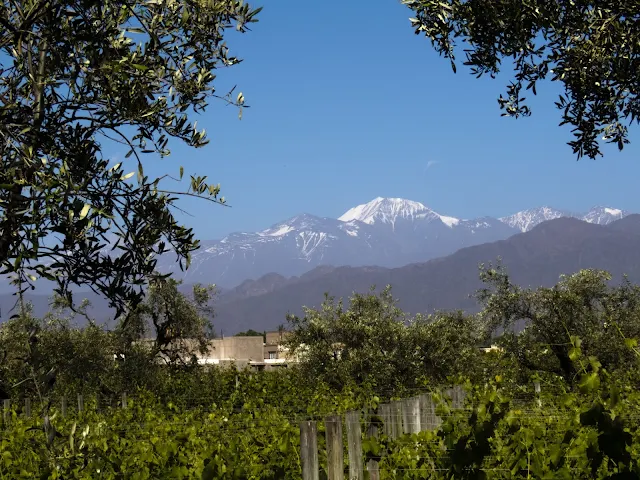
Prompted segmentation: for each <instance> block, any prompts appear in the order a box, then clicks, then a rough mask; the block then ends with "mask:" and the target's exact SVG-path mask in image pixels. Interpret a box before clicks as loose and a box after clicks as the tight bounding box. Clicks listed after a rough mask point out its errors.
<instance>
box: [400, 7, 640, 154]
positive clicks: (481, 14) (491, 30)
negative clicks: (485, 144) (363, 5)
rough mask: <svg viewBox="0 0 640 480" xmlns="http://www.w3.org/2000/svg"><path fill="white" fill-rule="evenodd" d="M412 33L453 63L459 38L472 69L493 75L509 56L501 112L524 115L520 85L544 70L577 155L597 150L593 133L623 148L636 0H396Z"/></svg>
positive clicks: (635, 56) (632, 110)
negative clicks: (510, 74) (559, 88)
mask: <svg viewBox="0 0 640 480" xmlns="http://www.w3.org/2000/svg"><path fill="white" fill-rule="evenodd" d="M403 3H404V4H405V5H407V6H408V7H409V8H410V9H411V10H413V12H414V14H415V17H414V18H411V24H412V26H413V27H414V29H415V33H416V34H418V35H419V34H424V35H425V36H427V37H428V38H429V39H430V40H431V44H432V45H433V46H434V47H435V49H436V50H437V51H438V53H439V54H440V55H443V56H444V57H445V58H449V59H450V60H451V66H452V67H453V70H454V71H455V69H456V68H455V52H454V51H455V49H456V47H457V46H458V41H459V40H461V41H462V43H464V44H466V48H465V50H464V53H465V57H466V61H465V62H464V64H465V65H467V66H469V67H471V73H472V74H474V75H476V76H477V77H481V76H483V75H486V74H489V75H490V76H491V77H492V78H495V76H496V74H497V73H498V72H499V71H500V69H501V64H502V62H503V60H508V59H512V60H513V68H514V71H515V78H514V80H513V81H512V82H511V83H510V84H509V86H508V88H507V94H506V96H505V97H503V96H500V98H499V100H498V102H499V104H500V109H501V110H503V111H504V113H503V115H505V116H512V117H516V118H517V117H519V116H528V115H530V113H531V111H530V109H529V107H527V105H526V103H525V98H524V97H523V95H524V91H525V90H531V91H532V92H533V93H534V95H535V94H536V84H537V83H538V82H539V81H540V80H544V79H546V78H547V77H549V76H550V77H551V80H552V81H558V82H561V83H562V85H563V87H564V94H563V95H560V98H559V100H558V101H557V102H556V106H557V108H558V109H559V110H561V111H562V122H561V125H564V124H568V125H570V126H572V127H573V130H572V132H573V136H574V140H572V141H570V142H569V145H570V146H571V148H572V149H573V152H574V153H575V154H577V156H578V158H581V157H582V156H587V157H590V158H596V157H597V156H599V155H602V152H601V150H600V143H599V139H600V138H602V139H603V140H605V141H606V142H608V143H614V144H616V145H617V146H618V148H619V149H620V150H622V148H623V146H624V145H625V144H627V143H629V141H628V138H627V133H628V132H627V125H625V122H626V121H627V120H628V121H629V124H631V123H633V122H635V123H638V122H639V121H640V98H639V97H638V95H640V75H639V74H638V73H639V72H640V47H639V45H640V28H639V26H640V24H639V22H640V16H639V13H638V12H639V11H640V10H639V8H638V2H637V0H607V1H593V0H579V1H557V0H403Z"/></svg>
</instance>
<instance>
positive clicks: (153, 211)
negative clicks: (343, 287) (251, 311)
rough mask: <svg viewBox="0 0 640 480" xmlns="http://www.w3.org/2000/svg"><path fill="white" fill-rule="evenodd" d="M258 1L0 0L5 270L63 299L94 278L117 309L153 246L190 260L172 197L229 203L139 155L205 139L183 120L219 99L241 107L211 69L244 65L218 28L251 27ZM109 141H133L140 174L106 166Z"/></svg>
mask: <svg viewBox="0 0 640 480" xmlns="http://www.w3.org/2000/svg"><path fill="white" fill-rule="evenodd" d="M259 10H260V9H251V8H250V7H249V5H247V4H244V3H243V2H242V1H241V0H183V1H176V0H104V1H100V2H97V1H85V0H60V1H50V0H2V3H0V273H1V274H5V275H6V274H10V275H14V276H15V277H16V278H17V280H18V282H19V283H20V285H21V289H26V288H29V287H30V286H31V287H33V285H32V284H31V282H33V281H35V280H36V278H38V277H42V278H45V279H48V280H51V281H55V282H57V291H58V293H59V294H61V295H65V296H67V297H70V295H71V294H70V288H69V287H70V286H71V285H73V284H76V285H87V286H89V287H91V288H92V289H93V290H94V291H96V292H98V293H100V294H103V295H105V296H106V297H108V298H109V299H110V301H111V303H112V305H113V306H115V307H116V308H117V309H118V310H119V311H122V310H123V309H124V308H125V306H126V305H127V303H130V302H132V303H134V304H136V303H139V301H140V300H141V298H142V286H143V283H144V282H145V281H146V279H147V278H148V277H149V276H151V275H152V274H153V273H154V269H155V265H156V260H155V257H157V255H159V254H161V253H163V252H165V251H167V250H169V249H171V250H173V251H174V252H175V253H176V255H177V260H178V261H179V262H180V267H181V268H183V267H184V265H188V259H189V253H190V252H192V251H193V250H195V249H196V248H197V247H198V242H197V240H196V239H195V238H194V235H193V232H192V230H191V229H188V228H185V227H184V226H182V225H180V224H179V223H178V222H177V221H176V219H175V217H174V209H175V208H176V201H177V200H178V198H179V197H180V195H191V196H198V197H203V198H205V199H207V200H209V201H212V202H215V203H224V198H223V197H220V196H219V195H220V188H219V186H217V185H209V184H208V183H207V180H206V177H191V182H190V186H189V187H188V188H187V189H172V188H170V187H167V185H166V182H167V181H168V180H170V179H171V177H169V176H168V175H166V176H164V177H160V178H150V177H148V176H146V175H145V173H144V169H143V164H144V162H143V158H144V156H145V154H152V155H155V156H159V157H166V156H167V155H169V153H170V152H169V149H168V148H167V147H168V143H169V140H170V139H172V138H173V139H176V140H178V141H183V142H185V143H186V144H187V145H190V146H192V147H202V146H204V145H205V144H206V143H207V139H206V136H205V133H204V131H200V130H198V129H197V127H196V123H193V124H191V123H190V121H189V117H190V115H191V114H195V113H199V112H201V111H203V110H204V109H205V108H206V107H207V101H208V100H209V99H211V98H212V97H219V98H222V99H223V100H224V101H226V102H227V103H230V104H234V105H236V106H238V107H240V108H242V106H243V104H244V97H243V95H242V93H240V94H237V96H236V95H235V94H233V96H232V93H229V94H228V95H225V96H219V95H218V94H216V91H215V89H214V86H213V81H214V79H215V77H216V75H215V73H214V72H215V70H216V69H218V68H221V67H227V66H231V65H235V64H237V63H239V62H240V60H239V59H237V58H235V57H233V56H231V55H230V54H229V49H228V47H227V45H226V42H225V41H224V35H225V33H226V32H227V30H228V29H229V28H232V27H235V29H236V30H238V31H240V32H245V31H246V30H247V24H249V23H252V22H255V21H256V18H255V16H256V14H257V13H258V11H259ZM109 145H112V146H117V147H118V148H125V149H126V151H127V153H126V155H125V158H131V160H133V161H134V165H132V167H131V170H133V171H132V172H130V173H129V172H128V170H130V168H129V167H127V168H126V170H125V167H124V165H123V163H119V164H117V165H110V163H109V160H108V158H106V157H107V153H106V152H107V148H108V146H109ZM177 170H178V169H177V168H176V173H177ZM136 173H137V179H136V177H134V175H136ZM182 173H183V169H182V167H181V168H180V174H179V176H180V178H182ZM176 176H178V175H177V174H176ZM132 177H133V178H132ZM112 235H114V237H111V236H112ZM109 250H111V251H109ZM116 252H118V253H117V254H116ZM119 313H120V312H119Z"/></svg>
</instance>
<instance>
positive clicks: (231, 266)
mask: <svg viewBox="0 0 640 480" xmlns="http://www.w3.org/2000/svg"><path fill="white" fill-rule="evenodd" d="M626 215H628V212H625V211H622V210H617V209H614V208H608V207H595V208H593V209H591V210H590V211H589V212H587V213H586V214H571V213H568V212H565V211H562V210H557V209H553V208H551V207H541V208H534V209H530V210H524V211H521V212H518V213H515V214H513V215H509V216H506V217H502V218H493V217H482V218H475V219H460V218H456V217H453V216H449V215H444V214H441V213H438V212H435V211H434V210H432V209H430V208H429V207H427V206H425V205H423V204H422V203H419V202H415V201H411V200H406V199H402V198H382V197H378V198H375V199H373V200H372V201H370V202H368V203H364V204H362V205H358V206H355V207H353V208H350V209H348V210H347V211H346V212H345V213H344V214H343V215H341V216H340V217H339V218H337V219H336V218H325V217H317V216H314V215H309V214H302V215H298V216H295V217H292V218H289V219H288V220H285V221H283V222H279V223H277V224H275V225H272V226H271V227H269V228H267V229H265V230H262V231H259V232H239V233H232V234H230V235H228V236H226V237H225V238H223V239H221V240H207V241H202V242H201V248H200V249H199V250H198V251H196V252H194V253H193V254H192V262H191V266H190V268H189V269H188V270H186V271H184V272H183V271H181V270H180V269H179V266H178V264H177V263H176V257H175V254H174V253H173V252H168V253H165V254H164V255H161V256H160V257H159V258H158V264H157V268H158V270H159V271H160V272H163V273H167V272H172V273H173V274H174V276H175V277H176V278H178V279H182V280H183V281H184V282H185V283H187V284H188V283H196V282H198V283H205V284H210V283H215V284H217V285H219V286H220V287H222V288H232V287H235V286H237V285H239V284H241V283H242V282H243V281H245V280H247V279H257V278H259V277H262V276H263V275H266V274H268V273H277V274H280V275H283V276H285V277H291V276H300V275H302V274H304V273H306V272H308V271H310V270H312V269H314V268H316V267H318V266H320V265H333V266H344V265H350V266H366V265H369V266H374V265H375V266H380V267H400V266H403V265H406V264H410V263H419V262H426V261H427V260H430V259H433V258H436V257H442V256H445V255H448V254H450V253H453V252H455V251H456V250H459V249H460V248H463V247H468V246H472V245H479V244H482V243H488V242H494V241H496V240H503V239H506V238H508V237H510V236H512V235H514V234H518V233H521V232H526V231H528V230H531V229H532V228H534V227H535V226H536V225H538V224H540V223H542V222H544V221H546V220H551V219H554V218H558V217H562V216H573V217H576V218H580V219H582V220H584V221H587V222H590V223H598V224H608V223H610V222H612V221H614V220H617V219H619V218H622V217H624V216H626Z"/></svg>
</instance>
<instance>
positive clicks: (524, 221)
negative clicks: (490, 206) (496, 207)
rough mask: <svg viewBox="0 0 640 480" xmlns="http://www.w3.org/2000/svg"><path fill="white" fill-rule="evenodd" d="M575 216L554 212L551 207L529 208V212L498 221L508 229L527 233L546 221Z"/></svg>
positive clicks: (560, 211)
mask: <svg viewBox="0 0 640 480" xmlns="http://www.w3.org/2000/svg"><path fill="white" fill-rule="evenodd" d="M573 216H575V215H573V214H571V213H569V212H564V211H562V210H556V209H555V208H551V207H539V208H531V209H529V210H523V211H521V212H518V213H514V214H513V215H509V216H507V217H501V218H499V219H498V220H500V221H501V222H503V223H506V224H507V225H509V226H510V227H513V228H517V229H518V230H520V231H521V232H528V231H529V230H531V229H532V228H533V227H535V226H536V225H538V224H540V223H542V222H545V221H547V220H553V219H554V218H560V217H573Z"/></svg>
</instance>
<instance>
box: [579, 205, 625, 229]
mask: <svg viewBox="0 0 640 480" xmlns="http://www.w3.org/2000/svg"><path fill="white" fill-rule="evenodd" d="M627 215H629V212H626V211H624V210H620V209H619V208H610V207H593V208H592V209H591V210H589V211H588V212H587V213H586V214H585V215H584V216H583V217H582V220H584V221H585V222H589V223H596V224H598V225H607V224H608V223H611V222H613V221H614V220H619V219H621V218H623V217H626V216H627Z"/></svg>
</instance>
